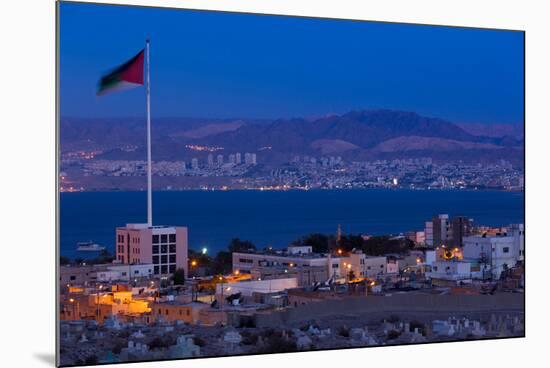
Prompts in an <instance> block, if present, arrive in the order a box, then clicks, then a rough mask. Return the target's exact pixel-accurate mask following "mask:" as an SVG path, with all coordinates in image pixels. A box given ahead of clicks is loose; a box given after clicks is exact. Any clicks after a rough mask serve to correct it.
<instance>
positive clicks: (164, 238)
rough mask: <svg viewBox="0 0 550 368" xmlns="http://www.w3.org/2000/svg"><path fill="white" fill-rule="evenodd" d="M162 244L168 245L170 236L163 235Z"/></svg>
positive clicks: (161, 237)
mask: <svg viewBox="0 0 550 368" xmlns="http://www.w3.org/2000/svg"><path fill="white" fill-rule="evenodd" d="M160 242H161V243H168V235H166V234H162V235H161V236H160Z"/></svg>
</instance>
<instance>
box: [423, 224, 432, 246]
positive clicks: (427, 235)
mask: <svg viewBox="0 0 550 368" xmlns="http://www.w3.org/2000/svg"><path fill="white" fill-rule="evenodd" d="M424 239H425V240H424V241H425V242H426V245H427V246H428V247H433V246H434V224H433V222H431V221H426V223H425V225H424Z"/></svg>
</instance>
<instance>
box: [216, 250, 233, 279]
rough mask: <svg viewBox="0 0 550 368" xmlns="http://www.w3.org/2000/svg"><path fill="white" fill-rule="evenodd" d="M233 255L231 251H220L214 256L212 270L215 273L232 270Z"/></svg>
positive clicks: (224, 272) (225, 272)
mask: <svg viewBox="0 0 550 368" xmlns="http://www.w3.org/2000/svg"><path fill="white" fill-rule="evenodd" d="M232 263H233V256H232V255H231V253H230V252H227V251H223V250H222V251H219V252H218V254H216V257H214V261H213V264H212V271H213V273H214V274H222V275H223V274H227V273H230V272H231V270H232Z"/></svg>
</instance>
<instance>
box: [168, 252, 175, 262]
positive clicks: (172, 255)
mask: <svg viewBox="0 0 550 368" xmlns="http://www.w3.org/2000/svg"><path fill="white" fill-rule="evenodd" d="M169 259H170V263H176V255H175V254H170V258H169Z"/></svg>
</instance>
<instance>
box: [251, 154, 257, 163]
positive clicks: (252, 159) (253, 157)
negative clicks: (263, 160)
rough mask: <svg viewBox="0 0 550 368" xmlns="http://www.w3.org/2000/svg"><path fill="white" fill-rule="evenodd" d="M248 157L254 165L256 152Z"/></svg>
mask: <svg viewBox="0 0 550 368" xmlns="http://www.w3.org/2000/svg"><path fill="white" fill-rule="evenodd" d="M250 159H251V164H252V165H256V163H257V162H256V154H255V153H252V154H251V157H250Z"/></svg>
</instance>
